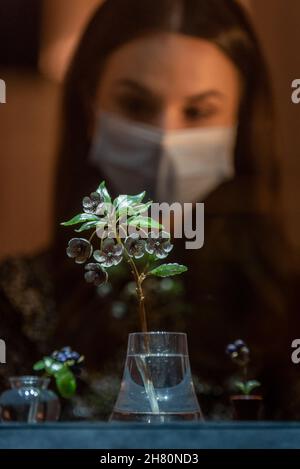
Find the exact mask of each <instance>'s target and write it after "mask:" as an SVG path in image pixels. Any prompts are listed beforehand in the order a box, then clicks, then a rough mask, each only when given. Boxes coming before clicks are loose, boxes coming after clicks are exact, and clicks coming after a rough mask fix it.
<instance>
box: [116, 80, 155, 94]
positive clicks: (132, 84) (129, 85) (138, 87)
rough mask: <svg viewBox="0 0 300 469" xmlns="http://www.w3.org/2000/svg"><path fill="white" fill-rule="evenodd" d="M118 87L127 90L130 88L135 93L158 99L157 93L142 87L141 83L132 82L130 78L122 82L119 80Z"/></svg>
mask: <svg viewBox="0 0 300 469" xmlns="http://www.w3.org/2000/svg"><path fill="white" fill-rule="evenodd" d="M116 85H117V86H124V87H126V88H129V89H131V90H133V91H135V92H138V93H140V94H142V95H145V94H147V95H150V96H152V97H156V98H157V96H156V95H155V93H154V92H153V91H152V90H150V89H149V88H147V87H146V86H144V85H142V84H141V83H138V82H137V81H135V80H131V79H130V78H123V79H122V80H118V81H117V82H116Z"/></svg>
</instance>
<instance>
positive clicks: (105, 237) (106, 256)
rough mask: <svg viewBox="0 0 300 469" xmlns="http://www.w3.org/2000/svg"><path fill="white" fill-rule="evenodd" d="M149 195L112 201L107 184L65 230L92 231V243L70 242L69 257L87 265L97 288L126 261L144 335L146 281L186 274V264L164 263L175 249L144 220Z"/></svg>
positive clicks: (159, 229) (89, 279) (152, 222)
mask: <svg viewBox="0 0 300 469" xmlns="http://www.w3.org/2000/svg"><path fill="white" fill-rule="evenodd" d="M145 195H146V194H145V192H142V193H141V194H137V195H119V196H118V197H117V198H115V199H114V200H113V201H112V199H111V196H110V195H109V192H108V190H107V188H106V186H105V182H104V181H103V182H102V183H101V184H100V185H99V187H98V189H97V190H96V191H95V192H92V193H91V194H90V196H88V197H84V199H83V201H82V206H83V212H82V213H80V214H78V215H76V216H75V217H73V218H72V219H71V220H69V221H67V222H63V223H61V225H63V226H72V225H79V224H81V226H80V227H79V228H77V229H76V230H75V231H76V232H77V233H81V232H84V231H92V233H91V235H90V236H89V238H88V239H85V238H72V239H71V240H70V241H69V244H68V247H67V255H68V256H69V257H70V258H73V259H74V260H75V262H76V263H77V264H85V263H86V262H87V261H88V260H89V259H90V258H91V257H92V256H93V259H94V262H91V261H89V262H88V263H86V265H85V274H84V277H85V280H86V281H87V282H88V283H91V284H94V285H95V286H99V285H101V284H102V283H104V282H107V280H108V273H109V269H110V268H111V267H113V266H116V265H118V264H120V263H121V262H123V261H125V262H127V263H128V265H129V266H130V270H131V273H132V275H133V278H134V281H135V284H136V292H137V296H138V301H139V316H140V323H141V330H142V332H147V331H148V326H147V317H146V309H145V297H144V292H143V282H144V280H145V279H146V278H148V277H149V276H152V275H153V276H157V277H169V276H173V275H178V274H181V273H182V272H185V271H186V270H187V267H186V266H184V265H179V264H176V263H173V264H161V265H157V264H156V263H157V261H159V260H161V259H165V258H166V257H167V256H168V254H169V253H170V252H171V250H172V249H173V245H172V244H171V242H170V234H169V233H167V232H166V231H165V230H164V227H163V226H162V225H160V224H159V223H158V222H157V221H155V220H154V219H153V218H150V217H148V216H145V214H147V211H148V210H149V208H150V207H151V204H152V201H148V202H146V203H145V202H143V200H144V198H145Z"/></svg>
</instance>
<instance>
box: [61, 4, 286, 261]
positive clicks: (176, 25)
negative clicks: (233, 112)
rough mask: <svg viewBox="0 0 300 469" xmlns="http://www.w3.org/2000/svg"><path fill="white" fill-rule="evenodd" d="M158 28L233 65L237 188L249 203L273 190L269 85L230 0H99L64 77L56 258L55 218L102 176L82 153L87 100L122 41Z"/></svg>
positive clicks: (89, 115)
mask: <svg viewBox="0 0 300 469" xmlns="http://www.w3.org/2000/svg"><path fill="white" fill-rule="evenodd" d="M161 32H175V33H181V34H184V35H188V36H193V37H199V38H204V39H207V40H209V41H211V42H212V43H214V44H215V45H217V46H218V47H219V48H220V49H221V50H222V51H223V52H224V53H225V54H226V56H227V57H229V58H230V59H231V60H232V62H233V63H234V64H235V66H236V67H237V68H238V70H239V71H240V74H241V76H242V80H243V88H244V93H243V98H242V102H241V106H240V116H239V117H240V118H239V129H238V138H237V145H236V154H235V165H236V174H237V178H236V181H239V182H240V184H238V190H241V188H243V191H244V193H246V194H247V198H248V199H249V201H250V200H251V202H250V205H251V204H252V203H254V204H255V203H256V201H257V200H258V197H257V196H258V192H259V191H260V188H262V187H263V188H264V189H267V190H265V193H267V194H272V193H274V191H276V188H277V186H276V183H275V181H276V164H275V158H274V148H273V141H274V138H273V129H272V127H273V117H272V100H271V92H270V84H269V80H268V76H267V72H266V68H265V65H264V60H263V58H262V54H261V51H260V48H259V45H258V41H257V39H256V37H255V34H254V32H253V29H252V27H251V25H250V24H249V21H248V19H247V16H246V14H245V13H244V11H243V9H242V8H241V7H240V6H239V4H238V3H237V2H236V1H234V0H142V1H141V0H106V1H105V2H104V4H103V5H102V6H100V7H99V8H98V9H97V11H96V12H95V14H94V15H93V17H92V19H91V21H90V23H89V24H88V26H87V28H86V30H85V32H84V34H83V36H82V38H81V41H80V42H79V45H78V48H77V50H76V52H75V54H74V57H73V60H72V62H71V64H70V67H69V70H68V73H67V76H66V80H65V90H64V99H63V132H62V141H61V147H60V152H59V155H58V166H57V180H56V190H55V194H56V202H55V217H54V221H55V229H56V236H55V240H56V242H57V250H56V252H57V254H58V256H59V257H60V256H61V255H62V250H63V249H64V243H63V239H64V236H65V235H66V233H65V230H62V228H61V227H60V226H59V222H61V221H63V220H65V219H67V218H69V217H71V216H73V215H74V212H76V211H78V210H79V207H80V199H81V198H82V197H83V196H84V195H86V194H88V193H89V192H91V190H93V189H94V188H95V187H97V185H98V183H99V181H100V179H101V174H100V173H99V172H98V171H97V170H95V168H92V167H91V166H89V164H88V163H87V156H88V152H89V147H90V143H91V137H90V132H89V129H90V128H91V122H92V120H93V103H94V100H95V94H96V90H97V87H98V84H99V80H100V78H101V70H102V69H103V67H104V66H105V61H106V59H107V58H108V57H109V55H110V54H111V53H112V52H113V51H114V50H116V49H118V48H119V47H120V46H122V45H123V44H124V43H126V42H128V41H131V40H133V39H135V38H138V37H140V36H144V35H146V34H155V33H161ZM234 199H235V197H234ZM237 199H239V198H237ZM237 199H236V200H237ZM243 200H244V199H243ZM244 201H245V200H244ZM246 205H247V204H246Z"/></svg>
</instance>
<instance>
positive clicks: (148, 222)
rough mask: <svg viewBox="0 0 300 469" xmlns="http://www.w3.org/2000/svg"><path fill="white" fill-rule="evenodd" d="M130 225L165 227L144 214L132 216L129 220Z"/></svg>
mask: <svg viewBox="0 0 300 469" xmlns="http://www.w3.org/2000/svg"><path fill="white" fill-rule="evenodd" d="M128 225H129V226H136V227H141V228H151V229H158V230H159V229H162V228H163V226H162V225H161V224H160V223H158V222H157V221H155V220H153V218H150V217H142V216H138V217H132V218H130V219H129V220H128Z"/></svg>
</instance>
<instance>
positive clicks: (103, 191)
mask: <svg viewBox="0 0 300 469" xmlns="http://www.w3.org/2000/svg"><path fill="white" fill-rule="evenodd" d="M97 192H98V193H99V194H100V195H101V196H102V198H103V200H104V202H105V203H107V204H111V197H110V195H109V193H108V190H107V188H106V185H105V181H102V182H101V184H100V186H99V187H98V189H97Z"/></svg>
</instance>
